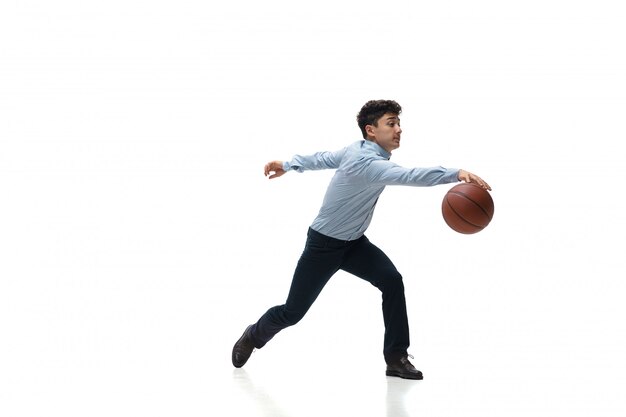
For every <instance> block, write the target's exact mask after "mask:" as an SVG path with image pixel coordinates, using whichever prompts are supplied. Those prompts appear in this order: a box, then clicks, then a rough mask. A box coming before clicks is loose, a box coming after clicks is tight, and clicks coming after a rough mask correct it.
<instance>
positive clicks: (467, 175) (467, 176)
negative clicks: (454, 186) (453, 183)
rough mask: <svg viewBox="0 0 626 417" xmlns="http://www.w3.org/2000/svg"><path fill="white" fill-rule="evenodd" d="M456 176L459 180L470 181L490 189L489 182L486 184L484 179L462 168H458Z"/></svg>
mask: <svg viewBox="0 0 626 417" xmlns="http://www.w3.org/2000/svg"><path fill="white" fill-rule="evenodd" d="M458 177H459V180H461V181H464V182H471V183H472V184H476V185H479V186H480V187H482V188H483V189H484V190H488V191H491V187H490V186H489V184H487V183H486V182H485V180H483V179H482V178H480V177H479V176H478V175H476V174H472V173H471V172H468V171H466V170H464V169H460V170H459V175H458Z"/></svg>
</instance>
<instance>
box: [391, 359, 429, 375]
mask: <svg viewBox="0 0 626 417" xmlns="http://www.w3.org/2000/svg"><path fill="white" fill-rule="evenodd" d="M411 358H412V356H411ZM387 376H399V377H400V378H405V379H424V376H423V375H422V373H421V372H420V371H418V370H417V369H415V367H414V366H413V364H412V363H411V362H409V355H405V356H401V357H399V358H397V359H394V360H391V361H388V362H387Z"/></svg>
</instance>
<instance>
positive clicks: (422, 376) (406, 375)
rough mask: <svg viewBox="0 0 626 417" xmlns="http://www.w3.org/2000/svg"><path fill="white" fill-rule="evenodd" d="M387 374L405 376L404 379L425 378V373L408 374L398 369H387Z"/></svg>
mask: <svg viewBox="0 0 626 417" xmlns="http://www.w3.org/2000/svg"><path fill="white" fill-rule="evenodd" d="M385 374H386V375H387V376H397V377H400V378H404V379H414V380H422V379H424V375H422V374H418V375H415V374H407V373H402V372H398V371H389V370H388V371H387V372H386V373H385Z"/></svg>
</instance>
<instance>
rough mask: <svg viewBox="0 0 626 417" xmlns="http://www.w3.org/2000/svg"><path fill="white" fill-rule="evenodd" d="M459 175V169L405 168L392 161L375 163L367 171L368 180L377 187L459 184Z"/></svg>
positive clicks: (439, 167)
mask: <svg viewBox="0 0 626 417" xmlns="http://www.w3.org/2000/svg"><path fill="white" fill-rule="evenodd" d="M458 175H459V170H458V169H457V168H444V167H442V166H437V167H428V168H405V167H402V166H400V165H397V164H395V163H393V162H390V161H374V162H372V163H371V164H370V166H369V167H368V169H367V177H368V180H369V181H370V182H371V183H372V184H376V185H408V186H414V187H430V186H433V185H439V184H449V183H452V182H458V181H459V179H458Z"/></svg>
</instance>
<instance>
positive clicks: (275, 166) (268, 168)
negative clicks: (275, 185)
mask: <svg viewBox="0 0 626 417" xmlns="http://www.w3.org/2000/svg"><path fill="white" fill-rule="evenodd" d="M285 172H286V171H285V170H284V169H283V162H282V161H272V162H268V163H267V164H265V171H264V173H265V176H266V177H267V176H268V175H269V176H270V177H269V179H270V180H271V179H272V178H278V177H280V176H281V175H283V174H284V173H285ZM270 174H271V175H270Z"/></svg>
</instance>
